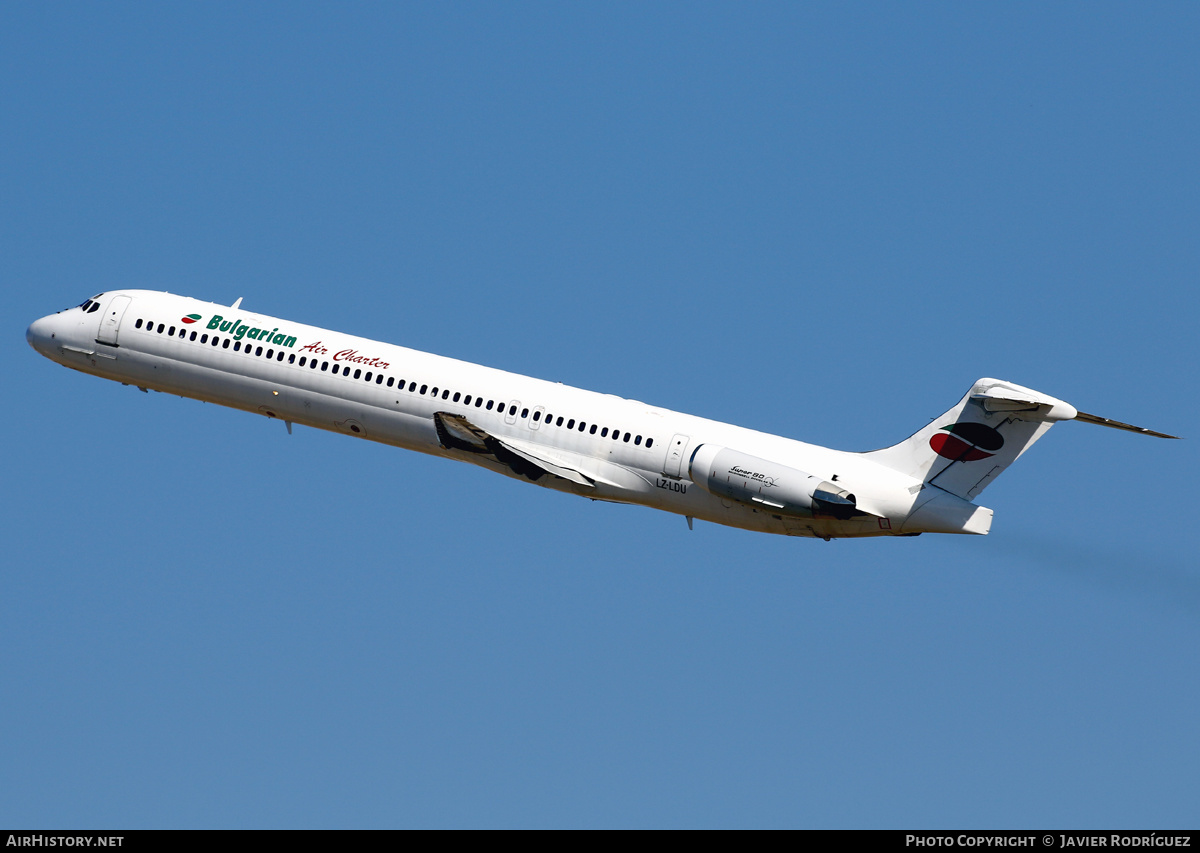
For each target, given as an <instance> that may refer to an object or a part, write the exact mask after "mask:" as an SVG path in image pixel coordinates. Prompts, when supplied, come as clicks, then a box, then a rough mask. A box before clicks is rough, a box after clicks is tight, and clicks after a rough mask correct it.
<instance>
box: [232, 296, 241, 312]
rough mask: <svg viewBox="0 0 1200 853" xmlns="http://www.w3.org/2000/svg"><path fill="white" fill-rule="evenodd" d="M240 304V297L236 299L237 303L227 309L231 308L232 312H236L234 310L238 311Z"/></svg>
mask: <svg viewBox="0 0 1200 853" xmlns="http://www.w3.org/2000/svg"><path fill="white" fill-rule="evenodd" d="M241 304H242V297H240V296H239V297H238V298H237V302H235V303H233V304H232V305H230V306H229V307H230V308H232V309H233V310H234V311H236V310H238V306H240V305H241Z"/></svg>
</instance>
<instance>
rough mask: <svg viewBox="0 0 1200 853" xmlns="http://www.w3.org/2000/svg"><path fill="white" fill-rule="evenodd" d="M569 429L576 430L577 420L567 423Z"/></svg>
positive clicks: (572, 419)
mask: <svg viewBox="0 0 1200 853" xmlns="http://www.w3.org/2000/svg"><path fill="white" fill-rule="evenodd" d="M567 429H575V419H574V418H571V420H569V421H567Z"/></svg>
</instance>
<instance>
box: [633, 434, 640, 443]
mask: <svg viewBox="0 0 1200 853" xmlns="http://www.w3.org/2000/svg"><path fill="white" fill-rule="evenodd" d="M633 443H634V444H641V443H642V437H641V436H640V435H639V436H638V437H637V438H635V439H634V440H633Z"/></svg>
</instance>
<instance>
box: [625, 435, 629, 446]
mask: <svg viewBox="0 0 1200 853" xmlns="http://www.w3.org/2000/svg"><path fill="white" fill-rule="evenodd" d="M625 443H626V444H629V433H625Z"/></svg>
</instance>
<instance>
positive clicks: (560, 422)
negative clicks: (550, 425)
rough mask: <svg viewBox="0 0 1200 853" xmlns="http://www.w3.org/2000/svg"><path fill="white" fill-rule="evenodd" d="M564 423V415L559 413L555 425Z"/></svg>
mask: <svg viewBox="0 0 1200 853" xmlns="http://www.w3.org/2000/svg"><path fill="white" fill-rule="evenodd" d="M562 424H563V419H562V415H559V416H558V420H557V421H555V422H554V425H555V426H562Z"/></svg>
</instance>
